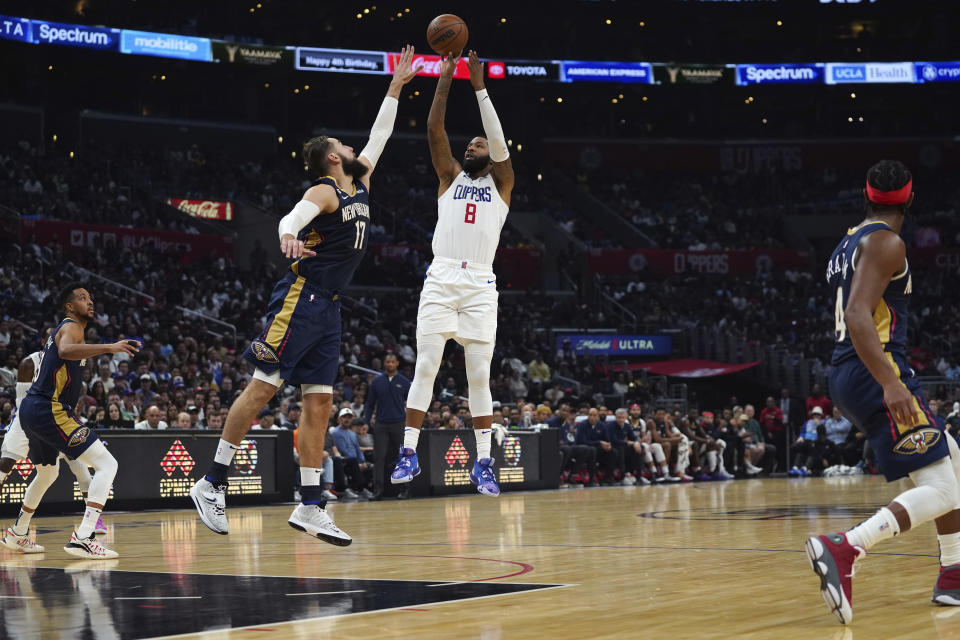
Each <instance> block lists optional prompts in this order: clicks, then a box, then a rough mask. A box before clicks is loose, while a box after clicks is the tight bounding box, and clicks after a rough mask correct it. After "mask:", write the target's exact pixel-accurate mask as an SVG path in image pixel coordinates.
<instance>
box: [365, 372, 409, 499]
mask: <svg viewBox="0 0 960 640" xmlns="http://www.w3.org/2000/svg"><path fill="white" fill-rule="evenodd" d="M399 366H400V361H399V360H397V356H396V355H394V354H392V353H388V354H387V356H386V357H385V358H384V359H383V373H381V374H380V375H378V376H377V377H376V378H374V379H373V381H372V382H371V383H370V393H369V394H367V403H366V406H365V407H364V411H363V419H364V420H365V421H366V423H367V424H369V425H372V430H373V469H374V471H373V485H374V489H373V498H372V500H379V499H381V498H382V497H383V479H384V476H385V474H386V458H387V452H388V451H398V450H399V449H400V448H401V447H403V425H404V422H405V421H406V418H407V415H406V410H405V407H406V406H407V394H408V393H409V392H410V381H409V380H407V379H406V378H404V377H403V376H402V375H401V374H400V373H398V371H397V368H398V367H399ZM374 412H376V416H377V419H376V422H371V421H370V419H371V418H372V417H373V415H374ZM408 495H409V494H408V493H407V485H403V488H402V489H401V492H400V495H399V496H398V497H399V498H401V499H402V498H406V497H407V496H408Z"/></svg>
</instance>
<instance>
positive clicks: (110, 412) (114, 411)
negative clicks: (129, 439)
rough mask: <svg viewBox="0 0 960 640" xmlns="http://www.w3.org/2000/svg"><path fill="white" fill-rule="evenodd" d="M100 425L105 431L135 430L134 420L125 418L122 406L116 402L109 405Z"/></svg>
mask: <svg viewBox="0 0 960 640" xmlns="http://www.w3.org/2000/svg"><path fill="white" fill-rule="evenodd" d="M164 424H166V423H164ZM100 425H101V426H102V427H103V428H104V429H133V428H134V424H133V420H128V419H127V418H124V417H123V414H122V413H121V412H120V405H119V404H118V403H116V402H111V403H110V404H108V405H107V411H106V414H105V415H104V418H103V421H102V422H101V423H100Z"/></svg>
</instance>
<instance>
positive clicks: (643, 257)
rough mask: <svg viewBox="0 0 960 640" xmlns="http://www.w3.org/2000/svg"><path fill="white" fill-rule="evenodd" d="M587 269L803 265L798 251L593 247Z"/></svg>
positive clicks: (732, 270) (746, 269)
mask: <svg viewBox="0 0 960 640" xmlns="http://www.w3.org/2000/svg"><path fill="white" fill-rule="evenodd" d="M589 260H590V270H591V271H593V272H594V273H601V274H607V275H615V274H625V273H643V274H646V275H651V276H658V277H666V276H672V275H680V274H705V275H710V274H712V275H727V274H743V275H750V274H753V273H757V272H758V271H768V270H772V269H787V268H804V267H806V266H808V262H809V256H808V254H806V253H804V252H802V251H793V250H790V249H774V250H771V251H759V250H757V251H684V250H676V251H674V250H670V249H639V250H630V249H593V250H591V252H590V259H589Z"/></svg>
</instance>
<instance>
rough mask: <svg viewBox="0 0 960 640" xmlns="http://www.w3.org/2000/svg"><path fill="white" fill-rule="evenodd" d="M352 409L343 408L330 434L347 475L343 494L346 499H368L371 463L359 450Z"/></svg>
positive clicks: (371, 495)
mask: <svg viewBox="0 0 960 640" xmlns="http://www.w3.org/2000/svg"><path fill="white" fill-rule="evenodd" d="M355 417H356V416H355V415H354V413H353V409H351V408H350V407H344V408H343V409H341V410H340V413H339V415H338V416H337V422H338V425H337V427H336V428H334V429H332V430H331V431H330V433H331V434H332V435H333V441H334V444H335V445H336V447H337V450H338V451H339V452H340V455H341V456H342V457H343V471H344V473H345V474H346V475H347V483H348V485H349V488H348V489H347V490H346V492H345V493H344V495H345V497H348V498H359V497H360V496H361V495H362V496H363V497H364V498H366V499H368V500H369V499H370V498H372V497H373V492H372V491H371V490H370V489H369V487H368V485H369V484H370V483H371V481H372V480H373V463H371V462H367V458H366V456H364V455H363V451H361V450H360V442H359V440H358V438H357V429H358V428H359V427H358V426H354V424H353V421H354V419H355Z"/></svg>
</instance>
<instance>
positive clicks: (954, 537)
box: [937, 533, 960, 567]
mask: <svg viewBox="0 0 960 640" xmlns="http://www.w3.org/2000/svg"><path fill="white" fill-rule="evenodd" d="M937 541H938V542H939V543H940V566H941V567H949V566H950V565H954V564H960V533H945V534H938V535H937Z"/></svg>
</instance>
